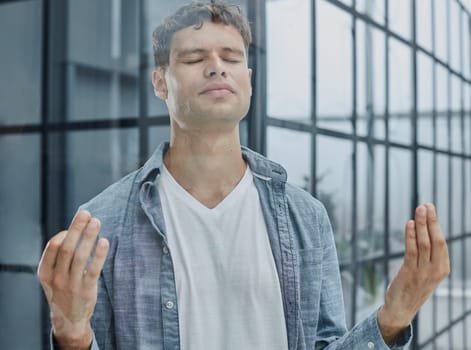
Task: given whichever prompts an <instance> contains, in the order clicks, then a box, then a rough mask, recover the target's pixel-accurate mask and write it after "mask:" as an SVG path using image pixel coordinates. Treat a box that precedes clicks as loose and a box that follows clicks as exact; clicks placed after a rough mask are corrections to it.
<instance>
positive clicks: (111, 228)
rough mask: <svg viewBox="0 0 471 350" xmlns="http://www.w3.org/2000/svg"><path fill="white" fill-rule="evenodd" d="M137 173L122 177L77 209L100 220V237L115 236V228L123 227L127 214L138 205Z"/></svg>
mask: <svg viewBox="0 0 471 350" xmlns="http://www.w3.org/2000/svg"><path fill="white" fill-rule="evenodd" d="M138 173H139V170H135V171H133V172H132V173H130V174H128V175H126V176H124V177H123V178H121V179H120V180H118V181H117V182H115V183H113V184H112V185H110V186H109V187H107V188H106V189H105V190H103V191H102V192H101V193H99V194H98V195H96V196H95V197H93V198H92V199H90V200H89V201H88V202H86V203H84V204H82V205H81V206H80V207H79V209H84V210H88V211H89V212H90V213H91V215H92V216H93V217H96V218H98V219H99V220H100V222H101V232H100V235H101V236H102V237H106V238H112V237H111V236H113V235H116V234H117V233H118V230H117V228H119V227H123V225H124V220H125V218H126V216H127V212H128V211H129V210H130V209H132V208H133V207H135V206H136V205H138V202H139V199H138V193H137V192H138V188H139V186H138V184H137V183H136V180H135V179H136V176H137V174H138Z"/></svg>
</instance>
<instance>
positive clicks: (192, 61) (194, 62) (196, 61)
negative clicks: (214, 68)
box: [185, 59, 203, 64]
mask: <svg viewBox="0 0 471 350" xmlns="http://www.w3.org/2000/svg"><path fill="white" fill-rule="evenodd" d="M202 61H203V60H202V59H197V60H191V61H185V64H196V63H199V62H202Z"/></svg>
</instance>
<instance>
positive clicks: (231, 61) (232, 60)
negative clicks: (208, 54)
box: [224, 58, 240, 63]
mask: <svg viewBox="0 0 471 350" xmlns="http://www.w3.org/2000/svg"><path fill="white" fill-rule="evenodd" d="M224 61H226V62H229V63H240V60H236V59H231V58H226V59H224Z"/></svg>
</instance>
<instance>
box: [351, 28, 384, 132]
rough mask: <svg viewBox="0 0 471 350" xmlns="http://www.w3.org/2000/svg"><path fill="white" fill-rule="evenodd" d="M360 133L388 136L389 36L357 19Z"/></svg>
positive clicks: (358, 128) (358, 117)
mask: <svg viewBox="0 0 471 350" xmlns="http://www.w3.org/2000/svg"><path fill="white" fill-rule="evenodd" d="M356 33H357V77H358V78H357V133H358V134H359V135H362V136H363V135H370V136H373V137H375V138H381V139H384V137H385V120H384V113H385V74H386V70H385V62H386V58H385V37H384V33H383V32H381V31H379V30H377V29H374V28H373V27H372V26H370V25H367V24H366V23H364V22H363V21H358V22H357V31H356Z"/></svg>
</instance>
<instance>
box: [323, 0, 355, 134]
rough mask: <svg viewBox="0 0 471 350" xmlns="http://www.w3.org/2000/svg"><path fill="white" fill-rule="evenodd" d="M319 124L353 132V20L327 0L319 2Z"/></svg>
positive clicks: (328, 127)
mask: <svg viewBox="0 0 471 350" xmlns="http://www.w3.org/2000/svg"><path fill="white" fill-rule="evenodd" d="M316 4H317V12H316V15H317V18H316V24H317V31H316V35H317V40H316V43H317V67H316V70H317V72H316V73H317V74H316V76H317V89H316V90H317V114H318V116H317V125H318V126H319V127H322V128H327V129H335V130H340V131H344V132H351V131H352V124H351V116H352V63H351V62H352V34H351V30H352V18H351V16H350V15H348V14H347V13H345V12H343V11H342V10H340V9H338V8H336V7H335V6H333V5H332V4H330V3H328V2H326V1H318V2H317V3H316Z"/></svg>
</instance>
